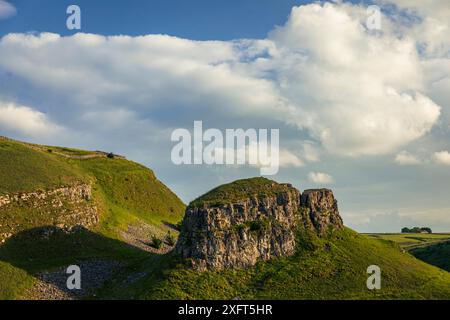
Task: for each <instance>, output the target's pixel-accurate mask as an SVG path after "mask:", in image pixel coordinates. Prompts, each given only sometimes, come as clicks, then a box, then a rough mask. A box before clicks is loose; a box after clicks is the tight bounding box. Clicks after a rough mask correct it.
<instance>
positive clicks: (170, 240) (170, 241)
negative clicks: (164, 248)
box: [165, 231, 175, 247]
mask: <svg viewBox="0 0 450 320" xmlns="http://www.w3.org/2000/svg"><path fill="white" fill-rule="evenodd" d="M165 242H166V244H167V245H168V246H171V247H173V246H174V245H175V237H174V236H173V235H172V234H171V233H170V231H168V232H167V234H166V239H165Z"/></svg>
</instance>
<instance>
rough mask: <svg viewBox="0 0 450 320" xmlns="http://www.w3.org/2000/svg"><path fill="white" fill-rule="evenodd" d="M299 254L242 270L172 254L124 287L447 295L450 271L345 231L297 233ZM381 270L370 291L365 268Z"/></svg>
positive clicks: (177, 292)
mask: <svg viewBox="0 0 450 320" xmlns="http://www.w3.org/2000/svg"><path fill="white" fill-rule="evenodd" d="M298 241H299V245H298V250H297V253H296V254H295V255H294V256H292V257H289V258H280V259H275V260H272V261H269V262H260V263H258V264H257V265H256V266H255V267H252V268H248V269H245V270H226V271H221V272H212V271H209V272H203V273H198V272H195V271H192V270H190V269H188V268H186V267H185V266H184V265H183V263H182V262H181V261H179V260H177V258H175V257H160V263H161V264H162V267H160V268H159V269H158V270H154V273H152V274H151V275H150V276H148V277H147V278H146V279H144V280H142V281H140V282H139V283H136V284H135V285H133V286H131V287H130V288H128V290H121V291H120V292H119V291H117V290H116V291H115V290H114V288H110V291H109V292H108V293H109V294H110V296H111V297H119V298H139V299H232V298H241V299H450V273H448V272H446V271H443V270H440V269H438V268H436V267H433V266H431V265H428V264H426V263H424V262H422V261H420V260H418V259H416V258H414V257H413V256H412V255H410V254H408V253H403V252H401V251H400V250H399V248H398V247H397V246H396V245H393V244H392V243H390V242H387V241H380V240H376V239H371V238H369V237H367V236H364V235H359V234H357V233H356V232H354V231H352V230H350V229H345V230H341V231H339V232H337V233H336V234H334V235H333V236H332V237H331V238H327V239H324V238H318V237H316V236H314V235H309V236H305V234H304V233H300V234H299V240H298ZM373 264H374V265H378V266H379V267H380V268H381V272H382V274H381V276H382V288H381V290H374V291H372V290H368V289H367V286H366V281H367V277H368V276H369V275H368V274H367V273H366V271H367V267H368V266H370V265H373Z"/></svg>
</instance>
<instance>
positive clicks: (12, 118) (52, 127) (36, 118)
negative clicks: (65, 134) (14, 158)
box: [0, 101, 61, 137]
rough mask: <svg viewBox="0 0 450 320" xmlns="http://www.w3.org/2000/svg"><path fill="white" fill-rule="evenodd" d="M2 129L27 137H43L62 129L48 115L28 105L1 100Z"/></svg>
mask: <svg viewBox="0 0 450 320" xmlns="http://www.w3.org/2000/svg"><path fill="white" fill-rule="evenodd" d="M0 130H1V131H2V132H5V131H8V132H14V133H16V134H19V135H25V136H27V137H42V136H48V135H51V134H55V133H57V132H58V131H60V130H61V128H60V127H59V126H57V125H56V124H54V123H52V122H51V121H50V120H49V119H48V118H47V116H46V115H45V114H44V113H42V112H39V111H37V110H34V109H32V108H30V107H27V106H21V105H17V104H15V103H11V102H10V103H5V102H1V101H0Z"/></svg>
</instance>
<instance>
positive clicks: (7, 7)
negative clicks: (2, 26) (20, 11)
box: [0, 0, 17, 20]
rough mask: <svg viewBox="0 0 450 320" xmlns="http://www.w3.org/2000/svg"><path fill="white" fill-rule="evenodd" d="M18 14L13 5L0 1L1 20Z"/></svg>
mask: <svg viewBox="0 0 450 320" xmlns="http://www.w3.org/2000/svg"><path fill="white" fill-rule="evenodd" d="M16 13H17V10H16V8H15V7H14V6H13V5H12V4H11V3H9V2H7V1H4V0H0V20H2V19H7V18H9V17H11V16H13V15H15V14H16Z"/></svg>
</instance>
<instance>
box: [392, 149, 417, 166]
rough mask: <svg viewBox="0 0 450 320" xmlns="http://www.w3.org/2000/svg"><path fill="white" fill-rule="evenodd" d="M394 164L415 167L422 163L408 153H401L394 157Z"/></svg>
mask: <svg viewBox="0 0 450 320" xmlns="http://www.w3.org/2000/svg"><path fill="white" fill-rule="evenodd" d="M394 162H395V163H397V164H399V165H417V164H421V163H422V161H421V160H420V159H419V158H417V157H416V156H415V155H413V154H411V153H409V152H408V151H401V152H400V153H398V154H397V156H396V157H395V160H394Z"/></svg>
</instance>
